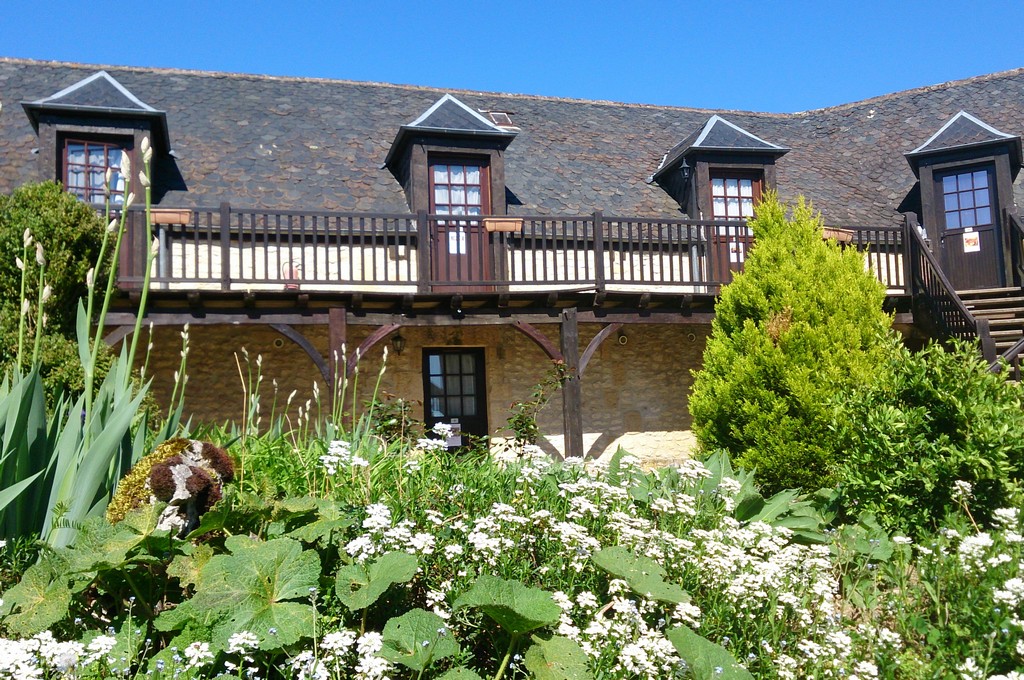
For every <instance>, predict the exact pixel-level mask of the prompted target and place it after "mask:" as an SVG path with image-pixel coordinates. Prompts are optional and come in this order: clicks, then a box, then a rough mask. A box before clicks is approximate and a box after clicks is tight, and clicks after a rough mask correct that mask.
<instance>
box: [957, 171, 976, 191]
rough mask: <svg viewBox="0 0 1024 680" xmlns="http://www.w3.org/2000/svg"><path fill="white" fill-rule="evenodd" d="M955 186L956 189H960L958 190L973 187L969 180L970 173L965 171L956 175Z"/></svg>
mask: <svg viewBox="0 0 1024 680" xmlns="http://www.w3.org/2000/svg"><path fill="white" fill-rule="evenodd" d="M956 186H957V188H958V189H960V191H964V190H966V189H973V188H974V184H973V183H972V182H971V173H969V172H965V173H964V174H962V175H957V176H956Z"/></svg>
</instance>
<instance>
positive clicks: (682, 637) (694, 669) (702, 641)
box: [665, 626, 754, 680]
mask: <svg viewBox="0 0 1024 680" xmlns="http://www.w3.org/2000/svg"><path fill="white" fill-rule="evenodd" d="M665 637H666V638H668V641H669V642H671V643H672V646H673V647H675V648H676V652H678V653H679V657H680V658H681V659H682V660H683V661H685V662H686V665H687V666H689V668H690V673H691V674H692V676H693V678H694V679H695V680H754V676H753V675H751V674H750V671H748V670H747V669H746V668H744V667H743V666H741V665H740V664H739V662H738V661H736V657H734V656H733V655H732V654H730V653H729V650H727V649H726V648H725V647H723V646H721V645H719V644H715V643H714V642H712V641H711V640H708V639H707V638H705V637H703V636H701V635H698V634H697V633H694V632H693V631H692V630H690V629H689V628H687V627H686V626H679V627H678V628H673V629H672V630H669V631H667V632H666V633H665Z"/></svg>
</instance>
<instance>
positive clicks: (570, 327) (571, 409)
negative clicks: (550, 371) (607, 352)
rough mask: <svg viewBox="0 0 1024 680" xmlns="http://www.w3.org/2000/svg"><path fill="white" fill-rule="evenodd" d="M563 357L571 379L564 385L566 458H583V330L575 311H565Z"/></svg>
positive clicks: (563, 318)
mask: <svg viewBox="0 0 1024 680" xmlns="http://www.w3.org/2000/svg"><path fill="white" fill-rule="evenodd" d="M560 335H561V341H562V356H563V357H564V359H565V368H566V370H567V371H568V376H569V378H568V380H566V382H565V384H564V385H562V417H563V420H564V423H565V455H566V457H569V458H582V457H583V390H582V388H581V386H580V329H579V324H577V323H576V308H575V307H570V308H569V309H564V310H562V323H561V334H560Z"/></svg>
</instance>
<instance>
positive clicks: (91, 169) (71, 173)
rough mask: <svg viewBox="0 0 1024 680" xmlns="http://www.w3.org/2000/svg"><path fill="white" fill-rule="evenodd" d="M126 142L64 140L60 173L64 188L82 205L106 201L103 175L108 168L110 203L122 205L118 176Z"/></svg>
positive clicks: (122, 181)
mask: <svg viewBox="0 0 1024 680" xmlns="http://www.w3.org/2000/svg"><path fill="white" fill-rule="evenodd" d="M129 149H130V144H129V143H128V141H127V140H122V141H102V140H96V139H92V140H89V139H75V138H65V139H64V151H63V154H62V155H63V172H62V173H61V177H62V179H63V182H64V188H65V189H67V191H68V192H69V193H72V194H74V195H75V196H78V198H80V199H81V200H83V201H85V202H86V203H93V204H97V205H103V203H104V202H105V200H106V193H105V189H106V175H107V169H108V168H110V169H111V170H112V172H111V182H110V202H111V203H113V204H117V205H120V204H121V203H124V188H125V181H124V176H122V174H121V158H122V156H123V155H124V154H126V153H128V152H129Z"/></svg>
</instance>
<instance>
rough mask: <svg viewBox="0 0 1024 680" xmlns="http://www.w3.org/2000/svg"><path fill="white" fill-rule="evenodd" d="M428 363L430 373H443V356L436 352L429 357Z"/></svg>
mask: <svg viewBox="0 0 1024 680" xmlns="http://www.w3.org/2000/svg"><path fill="white" fill-rule="evenodd" d="M427 365H428V366H429V367H430V368H429V369H428V370H429V371H430V375H439V374H440V373H441V357H439V356H438V355H436V354H431V355H429V356H428V357H427Z"/></svg>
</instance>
